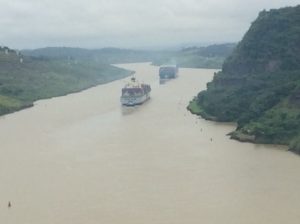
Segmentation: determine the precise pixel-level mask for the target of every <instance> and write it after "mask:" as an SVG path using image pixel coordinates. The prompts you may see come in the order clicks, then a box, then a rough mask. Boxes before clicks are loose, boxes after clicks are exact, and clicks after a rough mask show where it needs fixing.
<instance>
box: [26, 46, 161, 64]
mask: <svg viewBox="0 0 300 224" xmlns="http://www.w3.org/2000/svg"><path fill="white" fill-rule="evenodd" d="M165 53H166V52H161V51H141V50H129V49H119V48H102V49H91V50H89V49H83V48H70V47H47V48H40V49H36V50H23V51H22V54H24V55H27V56H32V57H38V58H52V59H53V58H55V59H77V60H89V61H91V60H93V61H97V62H101V63H105V64H118V63H135V62H150V61H152V60H153V59H154V58H160V57H162V56H163V55H164V54H165Z"/></svg>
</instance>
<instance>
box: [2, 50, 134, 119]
mask: <svg viewBox="0 0 300 224" xmlns="http://www.w3.org/2000/svg"><path fill="white" fill-rule="evenodd" d="M0 68H1V70H0V115H2V114H6V113H10V112H13V111H16V110H20V109H22V108H26V107H29V106H32V105H33V102H34V101H36V100H38V99H44V98H49V97H55V96H61V95H65V94H68V93H71V92H77V91H80V90H83V89H86V88H89V87H91V86H95V85H98V84H103V83H107V82H110V81H113V80H116V79H120V78H123V77H126V76H128V75H129V74H130V73H131V72H130V71H126V70H123V69H120V68H116V67H113V66H110V65H107V64H103V63H99V62H95V61H87V60H85V61H83V60H72V59H69V60H63V59H42V58H31V57H27V56H23V55H21V54H19V53H18V52H15V51H13V50H10V49H8V48H0Z"/></svg>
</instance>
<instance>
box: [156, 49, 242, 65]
mask: <svg viewBox="0 0 300 224" xmlns="http://www.w3.org/2000/svg"><path fill="white" fill-rule="evenodd" d="M235 47H236V44H235V43H228V44H215V45H210V46H207V47H188V48H183V49H182V50H180V51H175V52H172V53H169V54H168V55H166V56H165V57H162V58H159V59H158V60H156V59H154V62H153V64H155V65H161V64H168V63H176V64H177V65H178V66H179V67H186V68H214V69H216V68H221V67H222V64H223V62H224V60H225V59H226V57H228V56H229V55H230V54H231V53H232V51H233V50H234V48H235Z"/></svg>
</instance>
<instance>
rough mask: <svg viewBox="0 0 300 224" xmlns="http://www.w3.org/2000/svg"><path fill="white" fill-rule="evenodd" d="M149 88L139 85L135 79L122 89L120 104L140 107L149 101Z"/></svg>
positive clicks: (148, 86) (145, 85) (146, 85)
mask: <svg viewBox="0 0 300 224" xmlns="http://www.w3.org/2000/svg"><path fill="white" fill-rule="evenodd" d="M150 92H151V87H150V85H148V84H141V83H139V82H138V81H137V80H136V78H134V77H133V78H131V80H130V82H129V83H127V84H126V85H125V87H124V88H122V95H121V103H122V105H124V106H135V105H140V104H142V103H144V102H145V101H147V100H148V99H150Z"/></svg>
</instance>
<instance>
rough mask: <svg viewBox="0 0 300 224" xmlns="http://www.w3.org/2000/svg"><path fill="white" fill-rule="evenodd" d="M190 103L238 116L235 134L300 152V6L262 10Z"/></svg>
mask: <svg viewBox="0 0 300 224" xmlns="http://www.w3.org/2000/svg"><path fill="white" fill-rule="evenodd" d="M189 108H190V110H192V111H193V112H196V113H198V114H201V115H202V116H204V117H205V118H208V119H214V120H218V121H236V122H237V123H238V128H237V130H236V131H235V132H234V133H232V137H233V138H236V139H239V140H242V141H254V142H260V143H276V144H287V145H289V146H290V148H291V150H293V151H296V152H300V6H296V7H287V8H281V9H277V10H276V9H272V10H270V11H262V12H260V13H259V16H258V18H257V19H256V20H255V21H254V22H253V23H252V25H251V27H250V29H249V30H248V32H247V33H246V34H245V36H244V38H243V40H242V41H241V42H240V43H239V44H238V45H237V47H236V48H235V50H234V51H233V53H232V54H231V55H230V56H229V57H228V58H227V59H226V60H225V62H224V65H223V67H222V71H221V72H219V73H217V74H215V76H214V79H213V81H212V82H210V83H208V84H207V90H206V91H203V92H200V93H199V94H198V96H197V97H196V98H195V100H194V101H192V102H191V104H190V106H189Z"/></svg>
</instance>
